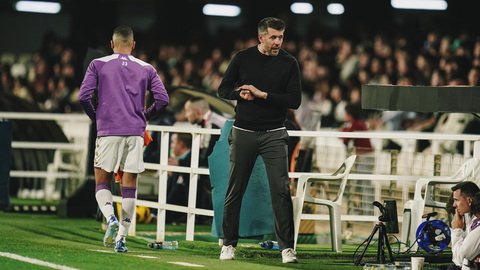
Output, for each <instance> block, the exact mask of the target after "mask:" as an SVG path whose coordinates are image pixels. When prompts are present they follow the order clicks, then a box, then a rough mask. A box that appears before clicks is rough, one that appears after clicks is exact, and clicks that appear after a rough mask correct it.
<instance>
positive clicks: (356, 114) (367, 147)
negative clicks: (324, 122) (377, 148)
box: [341, 103, 373, 155]
mask: <svg viewBox="0 0 480 270" xmlns="http://www.w3.org/2000/svg"><path fill="white" fill-rule="evenodd" d="M361 115H362V109H361V108H360V106H359V105H357V104H352V103H350V104H347V106H345V127H343V128H342V129H341V131H343V132H355V131H368V127H367V124H366V122H365V121H364V120H362V118H361ZM351 140H353V146H354V147H355V153H356V154H359V155H361V154H366V153H369V152H371V151H373V147H372V144H371V142H370V139H368V138H343V143H345V145H347V146H348V145H349V143H350V141H351Z"/></svg>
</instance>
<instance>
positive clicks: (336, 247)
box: [293, 155, 357, 252]
mask: <svg viewBox="0 0 480 270" xmlns="http://www.w3.org/2000/svg"><path fill="white" fill-rule="evenodd" d="M356 158H357V156H356V155H352V156H350V157H348V158H347V159H346V160H345V161H344V162H343V163H342V165H341V166H340V167H339V168H338V169H337V170H336V171H335V172H334V173H332V174H324V173H318V174H306V175H302V176H301V177H300V178H299V179H298V184H297V193H296V196H295V197H293V206H294V208H293V211H294V224H295V239H294V241H295V242H294V243H295V244H294V247H295V249H296V247H297V240H298V233H299V228H300V221H301V220H302V219H307V217H308V219H316V218H315V215H307V214H304V213H303V205H304V203H313V204H319V205H325V206H327V207H328V211H329V215H330V234H331V239H332V250H333V251H335V252H341V251H342V242H341V241H342V239H341V237H342V233H341V222H340V214H341V213H340V210H341V209H340V207H341V205H342V198H343V192H344V191H345V186H346V185H347V179H348V175H349V174H350V171H351V169H352V167H353V164H354V163H355V159H356ZM319 181H339V182H340V188H339V189H338V193H337V196H336V198H335V199H333V200H328V199H323V198H322V199H321V198H316V197H313V196H312V195H311V193H310V188H311V185H312V184H313V183H316V182H319Z"/></svg>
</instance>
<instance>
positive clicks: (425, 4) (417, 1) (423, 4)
mask: <svg viewBox="0 0 480 270" xmlns="http://www.w3.org/2000/svg"><path fill="white" fill-rule="evenodd" d="M390 4H391V5H392V7H394V8H398V9H424V10H446V9H447V7H448V4H447V2H446V1H445V0H391V1H390Z"/></svg>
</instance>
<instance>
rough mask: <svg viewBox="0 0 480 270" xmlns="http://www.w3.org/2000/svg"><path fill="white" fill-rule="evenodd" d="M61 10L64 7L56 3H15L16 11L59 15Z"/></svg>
mask: <svg viewBox="0 0 480 270" xmlns="http://www.w3.org/2000/svg"><path fill="white" fill-rule="evenodd" d="M61 9H62V5H60V3H56V2H43V1H18V2H17V3H15V10H16V11H22V12H34V13H47V14H57V13H59V12H60V10H61Z"/></svg>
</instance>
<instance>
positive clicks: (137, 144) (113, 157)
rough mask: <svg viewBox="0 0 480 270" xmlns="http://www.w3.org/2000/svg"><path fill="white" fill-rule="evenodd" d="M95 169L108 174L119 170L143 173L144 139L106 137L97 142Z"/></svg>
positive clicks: (136, 137)
mask: <svg viewBox="0 0 480 270" xmlns="http://www.w3.org/2000/svg"><path fill="white" fill-rule="evenodd" d="M93 166H94V167H95V168H101V169H103V170H105V171H107V172H117V171H118V170H119V169H120V170H122V171H124V172H129V173H141V172H143V171H144V170H145V166H144V164H143V138H142V137H141V136H104V137H97V140H96V142H95V159H94V162H93Z"/></svg>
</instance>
